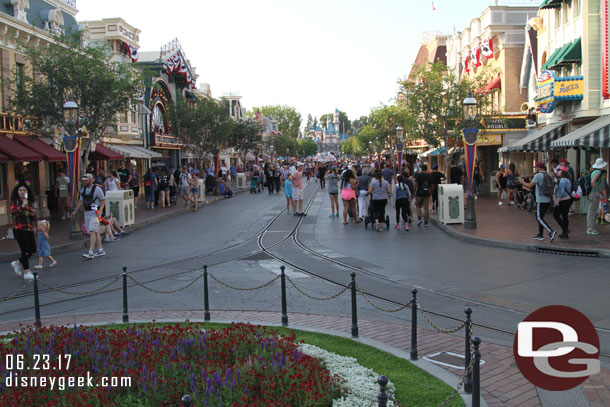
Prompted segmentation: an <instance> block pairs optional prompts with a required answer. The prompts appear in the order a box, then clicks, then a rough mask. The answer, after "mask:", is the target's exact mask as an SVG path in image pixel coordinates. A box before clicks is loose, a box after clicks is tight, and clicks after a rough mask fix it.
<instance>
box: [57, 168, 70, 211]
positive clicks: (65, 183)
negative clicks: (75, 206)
mask: <svg viewBox="0 0 610 407" xmlns="http://www.w3.org/2000/svg"><path fill="white" fill-rule="evenodd" d="M55 190H56V192H57V198H58V202H59V205H60V206H61V210H62V212H63V215H62V217H61V220H66V219H69V218H70V214H69V213H68V212H69V210H70V207H69V206H68V198H69V196H70V178H69V177H68V176H67V175H66V173H65V172H64V170H63V169H62V168H60V169H59V170H58V171H57V178H55Z"/></svg>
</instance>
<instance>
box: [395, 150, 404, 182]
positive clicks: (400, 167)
mask: <svg viewBox="0 0 610 407" xmlns="http://www.w3.org/2000/svg"><path fill="white" fill-rule="evenodd" d="M403 147H404V144H403V143H397V144H396V148H397V150H398V173H400V171H401V170H402V148H403ZM396 175H398V174H396Z"/></svg>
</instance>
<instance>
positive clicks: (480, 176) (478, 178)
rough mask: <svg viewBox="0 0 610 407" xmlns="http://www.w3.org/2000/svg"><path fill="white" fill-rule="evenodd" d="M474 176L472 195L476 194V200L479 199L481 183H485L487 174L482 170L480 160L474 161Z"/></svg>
mask: <svg viewBox="0 0 610 407" xmlns="http://www.w3.org/2000/svg"><path fill="white" fill-rule="evenodd" d="M473 171H474V174H473V175H472V187H473V188H472V193H473V194H474V199H479V194H480V193H481V183H482V182H484V181H485V174H484V173H483V170H482V169H481V164H480V163H479V159H478V158H476V159H475V160H474V169H473Z"/></svg>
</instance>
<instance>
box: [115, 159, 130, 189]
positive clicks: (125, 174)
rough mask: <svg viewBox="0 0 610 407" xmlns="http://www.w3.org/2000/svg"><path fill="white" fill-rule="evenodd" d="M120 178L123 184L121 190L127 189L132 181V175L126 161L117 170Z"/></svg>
mask: <svg viewBox="0 0 610 407" xmlns="http://www.w3.org/2000/svg"><path fill="white" fill-rule="evenodd" d="M117 174H118V176H119V182H120V183H121V189H127V188H128V187H129V186H128V183H129V181H131V173H130V172H129V170H128V169H127V165H126V164H125V161H123V162H122V163H121V168H119V169H118V170H117Z"/></svg>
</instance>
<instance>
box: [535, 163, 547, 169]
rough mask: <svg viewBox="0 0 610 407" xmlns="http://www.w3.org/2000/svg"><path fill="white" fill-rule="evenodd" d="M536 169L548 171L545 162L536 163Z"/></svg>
mask: <svg viewBox="0 0 610 407" xmlns="http://www.w3.org/2000/svg"><path fill="white" fill-rule="evenodd" d="M536 168H541V169H543V170H546V165H544V163H543V162H538V163H536Z"/></svg>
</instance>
